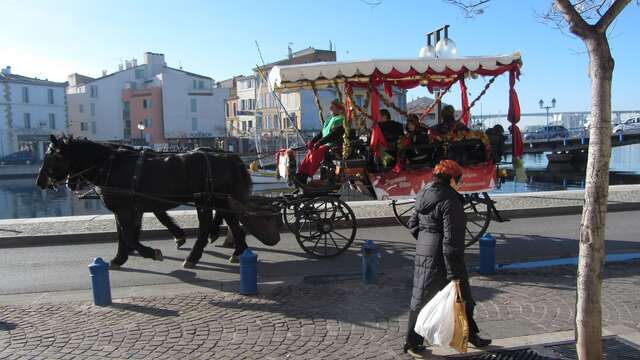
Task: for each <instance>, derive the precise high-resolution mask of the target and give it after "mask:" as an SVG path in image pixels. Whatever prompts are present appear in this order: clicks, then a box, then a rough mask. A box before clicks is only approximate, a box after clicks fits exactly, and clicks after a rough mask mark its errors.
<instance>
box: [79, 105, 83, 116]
mask: <svg viewBox="0 0 640 360" xmlns="http://www.w3.org/2000/svg"><path fill="white" fill-rule="evenodd" d="M78 111H79V112H80V114H82V113H84V105H82V104H80V105H79V106H78Z"/></svg>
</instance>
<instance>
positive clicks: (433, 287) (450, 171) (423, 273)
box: [404, 160, 491, 357]
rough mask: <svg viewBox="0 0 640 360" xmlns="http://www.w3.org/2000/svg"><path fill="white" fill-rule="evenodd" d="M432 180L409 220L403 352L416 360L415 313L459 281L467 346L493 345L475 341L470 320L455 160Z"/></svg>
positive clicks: (438, 167)
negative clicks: (411, 259) (410, 259)
mask: <svg viewBox="0 0 640 360" xmlns="http://www.w3.org/2000/svg"><path fill="white" fill-rule="evenodd" d="M433 175H434V178H433V181H432V182H430V183H429V184H428V185H427V186H425V187H424V189H422V191H420V193H418V195H417V196H416V205H415V210H416V211H415V212H414V214H413V215H412V216H411V218H410V219H409V230H410V231H411V234H412V235H413V237H414V238H416V240H417V244H416V258H415V266H414V273H413V292H412V296H411V311H410V312H409V328H408V330H407V339H406V342H405V346H404V352H409V353H410V354H411V355H412V356H414V357H421V353H423V352H424V350H425V349H424V346H423V341H424V339H423V338H422V336H420V335H418V334H417V333H416V332H415V331H414V330H413V329H414V327H415V324H416V320H417V318H418V314H419V313H420V310H421V309H422V308H423V307H424V306H425V305H426V304H427V303H428V302H429V301H430V300H431V299H432V298H433V297H434V296H435V295H436V294H437V293H438V291H440V290H442V289H443V288H444V287H445V286H446V285H447V284H448V283H449V281H451V280H459V281H460V286H461V290H462V296H463V298H464V300H465V302H466V306H467V308H466V310H467V320H468V322H469V342H470V343H471V344H473V345H474V346H475V347H477V348H479V347H485V346H488V345H489V344H491V340H486V339H482V338H480V337H479V336H478V332H479V330H478V325H477V324H476V322H475V321H474V320H473V309H474V307H475V303H474V301H473V297H472V296H471V289H470V287H469V275H468V274H467V268H466V266H465V262H464V234H465V227H466V219H465V214H464V207H463V200H464V199H463V197H462V195H460V194H459V193H458V192H457V191H456V187H457V185H458V182H459V181H460V179H461V178H462V168H461V167H460V165H458V163H456V162H455V161H453V160H442V161H441V162H440V163H439V164H438V165H436V166H435V168H434V170H433Z"/></svg>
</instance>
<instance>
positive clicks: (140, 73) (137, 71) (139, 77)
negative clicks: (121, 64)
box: [136, 69, 144, 79]
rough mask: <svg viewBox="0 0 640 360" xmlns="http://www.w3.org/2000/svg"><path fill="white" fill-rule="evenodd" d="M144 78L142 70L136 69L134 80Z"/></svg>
mask: <svg viewBox="0 0 640 360" xmlns="http://www.w3.org/2000/svg"><path fill="white" fill-rule="evenodd" d="M142 78H144V69H136V79H142Z"/></svg>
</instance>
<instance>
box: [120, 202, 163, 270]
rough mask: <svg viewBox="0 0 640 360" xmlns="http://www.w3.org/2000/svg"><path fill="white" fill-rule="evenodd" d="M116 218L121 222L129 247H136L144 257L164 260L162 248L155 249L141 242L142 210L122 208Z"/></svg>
mask: <svg viewBox="0 0 640 360" xmlns="http://www.w3.org/2000/svg"><path fill="white" fill-rule="evenodd" d="M116 219H117V221H118V223H120V226H121V228H122V231H123V233H122V234H123V237H124V240H125V241H126V245H127V246H128V248H131V249H134V250H135V251H137V252H138V254H140V255H141V256H142V257H144V258H149V259H154V260H158V261H162V252H161V251H160V249H153V248H150V247H148V246H144V245H142V244H141V243H140V228H141V227H142V212H140V211H137V210H134V209H127V210H121V211H118V212H116Z"/></svg>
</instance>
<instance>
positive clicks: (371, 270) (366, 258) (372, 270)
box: [362, 240, 380, 284]
mask: <svg viewBox="0 0 640 360" xmlns="http://www.w3.org/2000/svg"><path fill="white" fill-rule="evenodd" d="M379 271H380V251H379V250H378V247H377V246H376V244H375V243H374V242H373V240H367V241H365V243H364V244H362V281H363V282H364V283H365V284H375V283H376V282H377V281H378V277H379Z"/></svg>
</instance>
